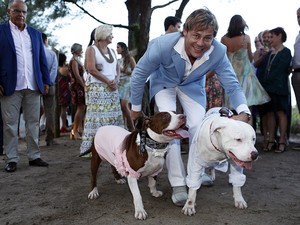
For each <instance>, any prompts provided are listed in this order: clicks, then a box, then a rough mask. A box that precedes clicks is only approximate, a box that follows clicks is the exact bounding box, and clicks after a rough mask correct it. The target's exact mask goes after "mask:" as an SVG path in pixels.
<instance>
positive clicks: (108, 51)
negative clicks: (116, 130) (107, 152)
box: [80, 25, 124, 153]
mask: <svg viewBox="0 0 300 225" xmlns="http://www.w3.org/2000/svg"><path fill="white" fill-rule="evenodd" d="M112 31H113V27H112V26H110V25H101V26H99V27H97V28H96V31H95V38H94V40H95V43H94V44H93V45H91V46H89V47H88V48H87V50H86V53H85V58H86V65H85V66H86V71H87V81H86V83H88V88H87V93H86V95H87V98H86V99H87V101H86V105H87V109H86V116H85V121H84V130H83V136H82V143H81V146H80V153H84V152H86V151H87V150H89V148H90V147H91V146H92V142H93V138H94V136H95V134H96V131H97V129H98V128H99V127H101V126H105V125H115V126H122V127H123V126H124V122H123V115H122V110H121V106H120V97H119V92H118V82H119V78H120V67H119V64H118V60H117V56H116V53H115V52H114V50H113V49H112V48H109V47H108V45H109V44H111V42H112V39H113V34H112Z"/></svg>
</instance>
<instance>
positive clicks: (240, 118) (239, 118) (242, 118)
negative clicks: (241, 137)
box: [231, 112, 251, 123]
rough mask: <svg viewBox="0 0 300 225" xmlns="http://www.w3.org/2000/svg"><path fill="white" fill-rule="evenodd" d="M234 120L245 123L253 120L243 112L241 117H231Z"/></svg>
mask: <svg viewBox="0 0 300 225" xmlns="http://www.w3.org/2000/svg"><path fill="white" fill-rule="evenodd" d="M231 118H232V119H234V120H240V121H243V122H245V123H249V120H250V119H251V116H250V115H249V114H247V113H245V112H241V113H240V114H239V115H235V116H232V117H231Z"/></svg>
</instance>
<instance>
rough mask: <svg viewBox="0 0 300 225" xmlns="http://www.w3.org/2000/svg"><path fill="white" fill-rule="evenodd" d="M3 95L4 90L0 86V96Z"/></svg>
mask: <svg viewBox="0 0 300 225" xmlns="http://www.w3.org/2000/svg"><path fill="white" fill-rule="evenodd" d="M3 95H4V88H3V87H2V85H0V96H3Z"/></svg>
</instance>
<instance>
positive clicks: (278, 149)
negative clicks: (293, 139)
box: [275, 143, 286, 153]
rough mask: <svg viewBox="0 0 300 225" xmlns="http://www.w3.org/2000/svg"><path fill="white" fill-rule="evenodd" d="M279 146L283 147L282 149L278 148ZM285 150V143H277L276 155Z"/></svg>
mask: <svg viewBox="0 0 300 225" xmlns="http://www.w3.org/2000/svg"><path fill="white" fill-rule="evenodd" d="M280 146H283V148H280ZM285 150H286V143H278V147H277V149H276V150H275V152H276V153H282V152H284V151H285Z"/></svg>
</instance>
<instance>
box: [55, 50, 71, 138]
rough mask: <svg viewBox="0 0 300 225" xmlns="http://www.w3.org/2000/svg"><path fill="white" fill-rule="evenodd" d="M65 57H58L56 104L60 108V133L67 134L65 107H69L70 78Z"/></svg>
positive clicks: (61, 55) (68, 130)
mask: <svg viewBox="0 0 300 225" xmlns="http://www.w3.org/2000/svg"><path fill="white" fill-rule="evenodd" d="M66 62H67V56H66V55H65V54H63V53H59V55H58V72H57V80H58V81H57V82H58V104H59V106H60V118H61V124H62V125H61V128H60V132H61V133H69V132H70V131H71V129H72V128H71V127H69V126H68V120H67V107H68V106H69V105H70V99H71V92H70V81H71V77H70V74H69V68H68V65H67V64H66Z"/></svg>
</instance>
